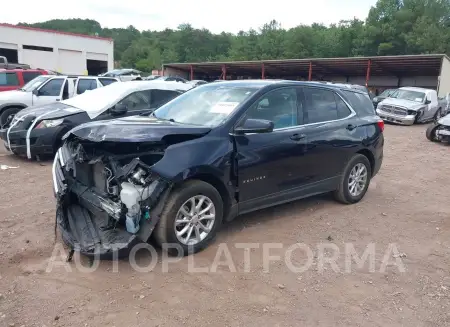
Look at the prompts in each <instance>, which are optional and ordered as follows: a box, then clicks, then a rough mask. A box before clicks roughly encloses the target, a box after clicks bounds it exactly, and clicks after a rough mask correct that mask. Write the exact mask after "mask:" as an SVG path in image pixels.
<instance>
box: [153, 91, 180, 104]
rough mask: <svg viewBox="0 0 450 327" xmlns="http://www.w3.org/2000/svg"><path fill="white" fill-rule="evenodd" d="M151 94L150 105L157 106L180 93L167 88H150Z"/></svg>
mask: <svg viewBox="0 0 450 327" xmlns="http://www.w3.org/2000/svg"><path fill="white" fill-rule="evenodd" d="M151 94H152V95H151V107H152V108H159V107H161V106H162V105H163V104H165V103H167V102H169V101H170V100H172V99H174V98H176V97H177V96H178V95H180V94H181V93H180V92H177V91H169V90H152V92H151Z"/></svg>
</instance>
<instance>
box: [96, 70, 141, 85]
mask: <svg viewBox="0 0 450 327" xmlns="http://www.w3.org/2000/svg"><path fill="white" fill-rule="evenodd" d="M141 74H142V72H141V71H139V70H136V69H130V68H124V69H114V70H111V71H109V72H106V73H104V74H100V75H99V76H102V77H116V78H119V79H120V80H121V81H122V82H126V81H134V80H142V76H141Z"/></svg>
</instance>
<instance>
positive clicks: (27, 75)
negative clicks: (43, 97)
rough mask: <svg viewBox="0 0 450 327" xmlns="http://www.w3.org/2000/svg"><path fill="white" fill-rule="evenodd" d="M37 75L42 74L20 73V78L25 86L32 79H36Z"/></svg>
mask: <svg viewBox="0 0 450 327" xmlns="http://www.w3.org/2000/svg"><path fill="white" fill-rule="evenodd" d="M39 75H42V74H41V73H39V72H22V77H23V81H24V83H25V84H27V83H28V82H29V81H31V80H32V79H33V78H35V77H38V76H39Z"/></svg>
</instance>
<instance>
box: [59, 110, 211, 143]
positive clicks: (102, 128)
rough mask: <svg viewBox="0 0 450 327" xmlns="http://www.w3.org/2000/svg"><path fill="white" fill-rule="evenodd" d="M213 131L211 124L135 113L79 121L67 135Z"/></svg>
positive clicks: (125, 137)
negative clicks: (188, 122) (110, 118)
mask: <svg viewBox="0 0 450 327" xmlns="http://www.w3.org/2000/svg"><path fill="white" fill-rule="evenodd" d="M210 131H211V128H209V127H203V126H195V125H186V124H179V123H174V122H170V121H168V120H160V119H157V118H155V117H143V116H131V117H127V118H122V119H115V120H103V121H98V122H90V123H86V124H82V125H79V126H77V127H75V128H74V129H72V130H70V131H69V132H68V133H67V134H66V135H64V137H63V140H64V139H67V138H68V137H70V136H71V135H74V136H76V137H78V138H80V139H84V140H88V141H92V142H102V141H107V142H164V138H165V137H167V136H174V135H180V136H194V137H201V136H203V135H205V134H207V133H208V132H210Z"/></svg>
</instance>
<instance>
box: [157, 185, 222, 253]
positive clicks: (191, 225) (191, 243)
mask: <svg viewBox="0 0 450 327" xmlns="http://www.w3.org/2000/svg"><path fill="white" fill-rule="evenodd" d="M222 218H223V201H222V198H221V196H220V194H219V192H218V191H217V190H216V189H215V188H214V187H213V186H212V185H210V184H208V183H205V182H203V181H199V180H192V181H188V182H186V183H185V184H184V185H182V186H181V187H180V188H178V189H176V190H175V191H174V192H173V193H172V194H171V195H170V197H169V199H168V201H167V203H166V205H165V208H164V210H163V212H162V214H161V220H160V221H159V222H158V224H157V225H156V227H155V231H154V238H155V240H156V242H157V243H158V245H160V246H163V245H164V244H167V249H168V251H169V253H171V254H178V253H179V251H181V254H182V255H187V254H191V253H196V252H198V251H201V250H202V249H204V248H205V247H207V246H208V244H209V243H210V242H211V241H212V240H213V239H214V237H215V235H216V233H217V231H218V230H219V228H220V226H221V225H222Z"/></svg>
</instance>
